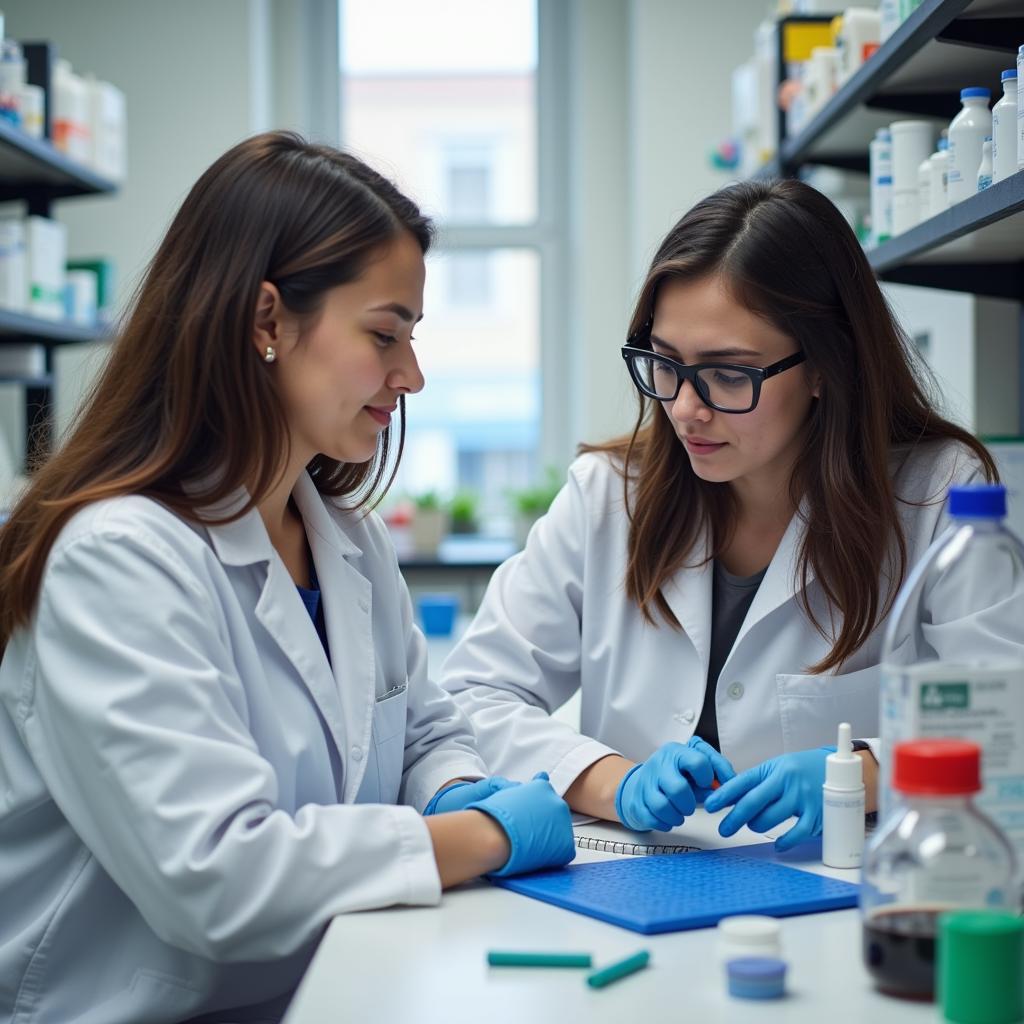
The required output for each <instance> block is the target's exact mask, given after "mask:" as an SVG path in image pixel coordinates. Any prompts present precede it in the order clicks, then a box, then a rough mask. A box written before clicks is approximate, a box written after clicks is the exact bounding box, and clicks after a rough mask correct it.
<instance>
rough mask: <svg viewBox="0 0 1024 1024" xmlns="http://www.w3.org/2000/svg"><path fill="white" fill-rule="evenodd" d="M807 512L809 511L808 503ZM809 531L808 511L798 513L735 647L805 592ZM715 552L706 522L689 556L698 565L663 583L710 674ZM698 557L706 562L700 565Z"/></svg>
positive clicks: (811, 574)
mask: <svg viewBox="0 0 1024 1024" xmlns="http://www.w3.org/2000/svg"><path fill="white" fill-rule="evenodd" d="M801 512H802V513H803V512H806V509H805V508H804V507H803V506H801ZM806 532H807V527H806V524H805V522H804V519H803V517H802V515H801V514H796V515H794V516H793V518H792V519H791V520H790V522H789V526H788V527H786V532H785V533H784V534H783V536H782V540H781V541H780V542H779V546H778V549H777V550H776V552H775V556H774V557H773V558H772V560H771V562H770V563H769V565H768V571H767V572H766V573H765V575H764V579H763V580H762V581H761V585H760V586H759V587H758V588H757V594H756V595H755V596H754V600H753V602H752V603H751V605H750V609H749V610H748V611H747V616H746V618H745V619H744V621H743V625H742V626H741V627H740V631H739V634H738V635H737V637H736V642H735V644H734V645H733V649H735V647H736V645H737V644H739V642H740V640H742V639H743V637H744V636H745V635H746V634H747V633H748V632H750V630H751V628H753V626H754V625H755V624H756V623H758V622H760V621H761V619H764V618H766V617H767V616H768V615H770V614H771V613H772V612H773V611H775V609H776V608H779V607H781V606H782V605H783V604H785V603H786V602H787V601H790V600H792V599H793V598H794V597H795V596H796V595H797V593H798V592H799V590H800V581H799V578H798V571H797V570H798V566H797V560H798V558H799V554H800V548H801V546H802V544H803V540H804V537H805V535H806ZM709 552H710V532H709V530H708V529H707V528H706V527H705V528H704V529H703V530H702V532H701V533H700V535H699V536H698V538H697V541H696V543H695V544H694V546H693V549H692V550H691V552H690V556H689V558H688V559H687V563H688V564H689V565H690V566H691V567H692V568H685V569H682V570H680V571H679V572H677V573H676V575H675V576H674V577H673V579H671V580H670V581H669V582H668V583H667V584H666V585H665V586H664V587H663V588H662V593H663V594H664V597H665V601H666V602H667V603H668V606H669V608H671V609H672V613H673V614H674V615H675V617H676V619H677V620H678V622H679V624H680V625H681V626H682V627H683V631H684V632H685V633H686V635H687V636H688V637H689V638H690V641H691V642H692V643H693V646H694V647H695V648H696V651H697V655H698V657H699V658H700V664H701V670H702V671H703V673H704V675H705V676H706V675H707V671H708V665H709V664H710V661H711V602H712V589H711V588H712V580H713V578H714V571H713V564H714V563H713V562H712V561H710V560H707V561H703V560H704V559H707V558H708V554H709ZM696 562H702V563H703V564H700V565H695V564H694V563H696ZM813 579H814V572H813V569H812V567H810V566H808V574H807V582H808V584H809V583H810V582H811V581H812V580H813Z"/></svg>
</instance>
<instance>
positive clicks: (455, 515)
mask: <svg viewBox="0 0 1024 1024" xmlns="http://www.w3.org/2000/svg"><path fill="white" fill-rule="evenodd" d="M479 504H480V499H479V498H478V497H477V495H476V494H474V493H473V492H472V491H457V492H456V493H455V494H454V495H452V497H451V500H450V501H449V502H448V516H449V521H450V524H451V531H452V533H476V532H477V529H478V528H479V523H478V522H477V509H478V507H479Z"/></svg>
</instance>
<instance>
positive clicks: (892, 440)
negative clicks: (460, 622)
mask: <svg viewBox="0 0 1024 1024" xmlns="http://www.w3.org/2000/svg"><path fill="white" fill-rule="evenodd" d="M622 356H623V358H624V360H625V367H624V369H628V371H629V373H630V375H631V377H632V380H633V382H634V384H635V385H636V388H637V391H638V394H639V399H640V410H639V416H638V419H637V422H636V427H635V429H634V430H633V431H632V433H631V434H629V435H628V436H626V437H622V438H619V439H617V440H614V441H611V442H610V443H607V444H603V445H592V446H584V449H583V450H584V454H583V455H582V456H581V457H580V458H579V459H578V460H577V461H576V462H575V463H574V464H573V466H572V467H571V468H570V471H569V478H568V482H567V484H566V486H565V487H564V488H563V490H562V491H561V493H560V494H559V496H558V497H557V498H556V500H555V501H554V503H553V504H552V507H551V509H550V511H549V513H548V514H547V516H546V517H544V518H543V519H541V520H540V521H539V522H538V523H537V525H536V526H535V527H534V529H533V531H532V532H531V534H530V537H529V540H528V542H527V545H526V548H525V551H523V552H522V553H521V554H519V555H517V556H514V557H513V558H512V559H510V560H509V561H508V562H507V563H506V564H505V565H503V566H502V567H501V568H499V570H498V571H497V572H496V573H495V576H494V578H493V579H492V581H491V584H490V586H489V589H488V591H487V594H486V597H485V599H484V601H483V604H482V606H481V608H480V610H479V612H478V614H477V616H476V618H475V621H474V623H473V624H472V626H471V627H470V629H469V631H468V633H467V634H466V635H465V637H464V638H463V639H462V641H461V642H460V644H459V645H458V647H457V648H456V649H455V650H454V651H453V653H452V654H451V655H450V657H449V658H448V660H447V661H446V663H445V665H444V667H443V669H442V685H444V686H445V687H446V688H447V689H448V690H449V692H451V693H452V694H453V695H454V696H455V698H456V701H457V703H458V704H459V706H460V707H461V708H462V709H463V710H464V711H466V712H467V714H468V715H469V716H470V718H471V720H472V722H473V725H474V727H475V730H476V734H477V737H478V740H479V743H480V746H481V751H482V753H483V755H484V757H485V758H486V759H487V760H488V763H490V764H491V765H492V767H493V768H495V769H496V770H500V771H503V772H505V773H507V774H510V775H513V776H516V775H521V774H522V773H524V772H528V771H531V770H536V769H537V768H544V769H545V770H547V771H549V772H550V775H551V780H552V783H553V784H554V786H555V788H556V789H557V790H558V791H559V792H562V793H565V795H566V799H567V800H568V802H569V804H570V806H571V807H573V808H574V809H575V810H578V811H580V812H583V813H585V814H589V815H595V816H598V817H601V818H605V819H608V820H612V821H616V820H617V821H621V822H622V823H624V824H625V825H627V826H628V827H630V828H633V829H638V830H640V829H643V830H646V829H668V828H671V827H673V826H675V825H678V824H679V823H680V822H681V821H682V820H683V819H684V818H685V817H686V815H688V814H690V813H692V812H693V810H694V808H695V807H696V805H697V804H698V803H699V802H701V801H705V806H706V807H707V808H708V809H709V810H719V809H720V808H722V807H725V806H726V805H729V804H733V803H735V804H736V806H735V807H734V809H733V811H731V812H730V814H729V815H728V816H727V817H726V818H725V819H724V821H723V822H722V823H721V824H720V830H721V831H722V832H723V834H725V835H729V834H732V833H734V832H735V831H736V830H737V829H739V828H740V827H741V826H742V825H744V824H749V825H750V826H751V827H752V828H754V829H755V830H757V831H761V832H764V831H768V830H770V829H772V828H774V827H776V826H778V825H780V824H781V823H782V822H783V821H785V820H786V819H787V818H789V817H791V816H793V815H795V816H797V818H798V819H799V821H798V822H797V823H796V824H795V825H794V826H793V827H792V828H791V829H790V830H789V831H788V832H787V833H786V834H785V835H784V836H783V837H781V838H780V839H779V840H778V842H777V846H778V847H779V848H780V849H786V848H788V847H790V846H792V845H794V844H795V843H797V842H799V841H800V840H802V839H805V838H807V837H809V836H812V835H815V834H819V833H820V826H821V785H822V782H823V779H824V767H825V765H824V761H825V757H826V754H827V753H828V748H827V747H826V746H825V745H826V744H829V743H834V742H835V737H836V730H837V725H838V723H839V722H842V721H847V722H850V723H851V724H852V727H853V730H854V733H853V734H854V735H855V736H859V737H863V739H862V740H860V741H858V743H857V744H856V746H857V749H858V752H859V756H860V757H861V758H862V759H863V761H864V770H865V780H866V783H867V787H868V807H869V809H871V807H872V805H873V803H874V796H875V794H874V788H875V774H876V769H877V762H876V760H875V756H874V755H873V754H872V749H874V748H873V740H872V739H871V738H872V737H875V736H877V733H878V712H879V658H880V650H881V644H882V635H883V631H884V625H885V622H886V617H887V615H888V614H889V611H890V609H891V607H892V601H893V598H894V596H895V594H896V590H897V588H898V587H899V585H900V582H901V581H902V580H903V578H904V577H905V575H906V572H907V569H908V567H909V566H911V565H912V564H913V563H914V562H916V561H917V560H918V559H919V558H920V557H921V555H922V554H923V553H924V551H925V550H926V548H927V547H928V545H929V544H930V543H931V541H932V539H933V538H934V537H935V535H936V532H937V530H938V529H939V527H940V522H941V514H942V508H943V501H944V497H945V494H946V490H947V488H948V487H949V486H950V485H951V484H958V483H967V482H970V481H972V480H977V479H981V478H987V479H992V478H994V476H995V467H994V465H993V462H992V459H991V457H990V456H989V454H988V452H987V451H986V450H985V448H984V446H983V445H982V444H981V443H980V442H979V441H978V440H976V439H975V438H974V437H973V436H971V435H970V434H969V433H968V432H966V431H964V430H962V429H960V428H959V427H957V426H955V425H954V424H952V423H950V422H949V421H947V420H945V419H943V418H942V417H941V416H940V415H939V413H938V412H937V411H936V408H935V406H934V405H933V403H932V401H931V400H930V398H929V396H928V393H927V392H926V390H925V389H924V388H923V386H922V382H921V378H920V377H919V376H918V375H917V373H916V372H915V359H914V356H913V355H912V351H911V345H910V343H909V341H908V339H907V338H906V336H905V335H904V334H903V332H902V331H901V330H900V328H899V327H898V325H897V324H896V323H895V322H894V320H893V317H892V315H891V314H890V312H889V309H888V307H887V305H886V303H885V300H884V298H883V296H882V294H881V292H880V290H879V287H878V284H877V283H876V281H875V278H874V275H873V274H872V272H871V268H870V266H869V265H868V262H867V260H866V259H865V257H864V253H863V251H862V250H861V247H860V245H859V244H858V242H857V239H856V238H855V236H854V234H853V232H852V231H851V230H850V228H849V226H848V225H847V224H846V222H845V221H844V219H843V218H842V216H841V215H840V214H839V212H838V211H837V210H836V208H835V206H834V205H833V204H832V203H831V202H829V200H828V199H826V198H825V197H824V196H823V195H821V194H820V193H819V192H817V191H815V190H814V189H812V188H810V187H809V186H807V185H805V184H802V183H800V182H798V181H780V182H774V183H756V182H752V183H744V184H737V185H734V186H731V187H729V188H725V189H723V190H721V191H719V192H717V193H715V194H714V195H711V196H709V197H708V198H707V199H705V200H703V201H702V202H700V203H698V204H697V205H696V206H695V207H694V208H693V209H692V210H690V212H689V213H687V214H686V215H685V216H684V217H683V218H682V219H681V220H680V221H679V223H678V224H676V226H675V227H674V228H673V229H672V230H671V231H670V232H669V234H668V235H667V237H666V238H665V240H664V241H663V242H662V244H661V246H660V248H659V249H658V252H657V254H656V255H655V257H654V260H653V262H652V264H651V268H650V270H649V272H648V274H647V278H646V280H645V281H644V284H643V286H642V288H641V290H640V295H639V298H638V300H637V303H636V307H635V310H634V313H633V318H632V322H631V324H630V327H629V335H628V340H627V343H626V345H625V346H624V347H623V349H622ZM609 358H612V356H611V355H609ZM985 600H986V597H985V593H984V588H983V587H979V588H978V592H977V594H974V595H972V601H973V602H977V603H976V605H975V606H974V607H972V609H971V610H970V611H971V614H967V613H964V614H963V615H962V617H961V614H960V613H953V612H952V611H950V610H947V609H936V610H935V620H934V623H933V625H932V628H931V629H930V631H929V642H930V643H932V644H934V645H935V646H936V648H937V649H938V650H939V651H940V652H941V651H947V652H948V651H950V650H956V649H957V648H958V647H959V646H962V645H966V646H969V645H970V644H971V643H974V644H976V645H981V644H982V643H984V644H994V643H1002V644H1004V645H1008V646H1010V647H1011V648H1014V649H1015V650H1016V652H1017V654H1018V656H1019V655H1020V654H1021V653H1022V651H1021V637H1020V635H1019V634H1014V633H1013V632H1012V631H1008V628H1007V626H1006V623H1005V619H1004V621H1003V622H999V621H998V616H997V615H991V616H989V617H987V616H986V606H985ZM994 600H995V599H994V598H993V601H994ZM990 620H991V621H990ZM577 690H581V691H582V710H581V723H580V730H579V731H576V730H575V729H573V728H571V727H570V726H569V725H567V724H566V723H564V722H561V721H559V720H557V719H555V718H552V717H551V714H550V713H551V712H552V711H553V710H555V709H556V708H558V707H560V706H561V705H562V704H564V703H565V702H566V701H567V700H568V699H569V698H570V697H571V696H572V695H573V694H574V693H575V692H576V691H577ZM737 770H738V771H739V772H740V774H739V775H738V776H735V777H734V775H735V772H736V771H737ZM716 779H717V781H718V782H719V783H724V784H723V785H722V786H721V788H719V789H718V790H717V791H716V792H715V793H714V794H711V793H710V788H711V786H712V784H713V782H714V781H715V780H716Z"/></svg>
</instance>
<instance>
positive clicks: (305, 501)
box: [292, 472, 362, 562]
mask: <svg viewBox="0 0 1024 1024" xmlns="http://www.w3.org/2000/svg"><path fill="white" fill-rule="evenodd" d="M292 497H293V498H294V499H295V504H296V505H297V506H298V509H299V513H300V514H301V515H302V520H303V522H304V523H305V524H306V536H307V537H308V538H309V543H310V547H312V546H313V543H314V539H316V540H318V541H319V542H320V543H322V544H325V545H327V546H328V547H330V548H331V549H333V550H334V551H335V552H337V553H338V554H339V555H341V556H342V558H349V557H358V556H359V555H361V554H362V551H361V550H360V549H359V547H358V546H357V545H356V544H355V542H354V541H353V540H352V539H351V538H350V537H349V536H348V534H347V533H345V531H344V530H342V529H341V528H340V526H339V525H338V523H337V522H335V520H334V518H333V517H332V515H331V513H330V512H329V511H328V506H327V503H328V502H329V501H330V500H331V499H330V498H325V497H324V496H323V495H322V494H321V493H320V492H319V491H318V490H317V489H316V484H314V483H313V480H312V478H311V477H310V475H309V474H308V473H306V472H303V474H302V475H301V476H300V477H299V479H298V481H297V482H296V484H295V489H294V490H293V491H292ZM346 514H351V513H345V512H343V511H342V510H341V509H338V510H337V515H339V516H342V515H346ZM356 514H358V513H356ZM313 561H314V562H315V561H316V551H315V550H314V552H313Z"/></svg>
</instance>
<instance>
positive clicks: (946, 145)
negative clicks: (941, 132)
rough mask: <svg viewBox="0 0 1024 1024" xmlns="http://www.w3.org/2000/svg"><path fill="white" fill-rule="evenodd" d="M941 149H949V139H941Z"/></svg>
mask: <svg viewBox="0 0 1024 1024" xmlns="http://www.w3.org/2000/svg"><path fill="white" fill-rule="evenodd" d="M939 149H940V150H943V149H949V139H939Z"/></svg>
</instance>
